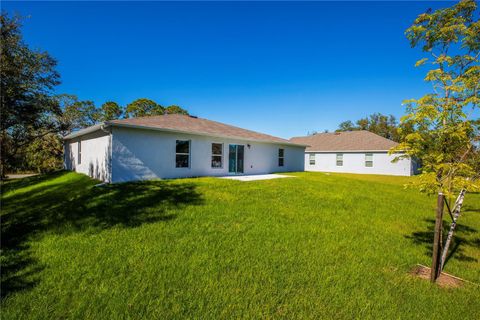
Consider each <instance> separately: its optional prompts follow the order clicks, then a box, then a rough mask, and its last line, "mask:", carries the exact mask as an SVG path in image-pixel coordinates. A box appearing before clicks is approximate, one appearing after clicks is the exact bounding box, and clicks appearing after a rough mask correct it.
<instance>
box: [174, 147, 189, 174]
mask: <svg viewBox="0 0 480 320" xmlns="http://www.w3.org/2000/svg"><path fill="white" fill-rule="evenodd" d="M175 166H176V167H177V168H188V167H189V166H190V140H177V145H176V150H175Z"/></svg>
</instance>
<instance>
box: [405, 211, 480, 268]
mask: <svg viewBox="0 0 480 320" xmlns="http://www.w3.org/2000/svg"><path fill="white" fill-rule="evenodd" d="M460 219H461V218H460ZM424 221H426V222H427V229H426V231H417V232H413V233H412V234H411V235H406V236H405V237H406V238H407V239H411V240H412V241H413V243H415V244H418V245H423V246H424V247H425V254H426V255H427V256H429V257H431V256H432V252H433V236H434V229H435V220H434V219H425V220H424ZM449 230H450V221H445V220H444V221H443V243H445V240H446V237H447V234H448V231H449ZM477 232H478V231H477V229H475V228H471V227H469V226H465V225H462V224H460V223H458V221H457V227H456V228H455V232H454V234H453V238H452V242H451V244H450V248H449V251H448V254H447V259H446V260H445V264H447V263H448V261H449V260H450V259H455V260H459V261H465V262H476V261H477V259H476V258H473V257H470V256H468V255H466V254H465V248H466V247H476V248H478V247H480V238H474V239H471V236H473V235H475V233H477Z"/></svg>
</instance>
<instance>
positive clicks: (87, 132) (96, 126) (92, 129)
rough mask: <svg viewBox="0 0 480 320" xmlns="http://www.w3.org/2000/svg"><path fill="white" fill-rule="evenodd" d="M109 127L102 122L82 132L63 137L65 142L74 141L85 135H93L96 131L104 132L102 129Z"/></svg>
mask: <svg viewBox="0 0 480 320" xmlns="http://www.w3.org/2000/svg"><path fill="white" fill-rule="evenodd" d="M107 126H108V125H107V124H106V122H102V123H99V124H96V125H93V126H90V127H88V128H85V129H81V130H78V131H75V132H72V133H70V134H67V135H66V136H64V137H63V140H70V139H74V138H77V137H80V136H83V135H86V134H89V133H92V132H95V131H98V130H102V128H103V129H105V128H106V127H107Z"/></svg>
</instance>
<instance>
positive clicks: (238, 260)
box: [1, 172, 480, 319]
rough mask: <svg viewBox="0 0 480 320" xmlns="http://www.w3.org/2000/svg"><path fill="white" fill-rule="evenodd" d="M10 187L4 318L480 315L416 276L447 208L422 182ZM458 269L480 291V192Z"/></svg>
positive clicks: (475, 297) (46, 182) (452, 264)
mask: <svg viewBox="0 0 480 320" xmlns="http://www.w3.org/2000/svg"><path fill="white" fill-rule="evenodd" d="M292 175H294V176H296V178H289V179H276V180H267V181H254V182H239V181H230V180H222V179H215V178H199V179H182V180H172V181H153V182H143V183H128V184H118V185H113V186H106V187H94V185H95V184H96V183H98V182H96V181H93V180H91V179H89V178H87V177H86V176H83V175H79V174H75V173H66V172H60V173H56V174H53V175H44V176H38V177H31V178H26V179H22V180H14V181H7V182H6V183H4V184H3V186H2V257H1V263H2V296H3V298H2V319H18V318H23V319H24V318H37V319H64V318H75V319H114V318H132V319H141V318H143V319H155V318H158V319H184V318H198V319H232V318H247V319H258V318H275V319H277V318H284V319H299V318H305V319H313V318H336V319H352V318H362V319H365V318H374V319H480V287H477V286H475V285H466V286H465V287H463V288H457V289H442V288H439V287H437V286H432V285H431V284H430V283H429V282H427V281H424V280H420V279H417V278H413V277H412V276H410V275H409V274H408V271H409V270H410V269H411V268H412V267H413V266H414V265H415V264H417V263H421V264H425V265H429V264H430V252H431V247H430V243H431V237H432V229H433V217H434V205H435V199H433V198H427V197H426V196H424V195H421V194H419V193H418V192H416V191H415V190H409V189H407V190H406V189H404V188H403V187H402V185H403V184H404V183H406V182H407V181H409V178H401V177H382V176H358V175H334V174H331V175H326V174H322V173H296V174H292ZM464 208H465V211H464V214H463V215H462V217H461V218H460V225H459V227H458V233H456V241H455V243H454V252H453V255H452V256H451V258H450V259H449V260H448V263H447V265H446V271H447V272H449V273H452V274H454V275H457V276H459V277H462V278H465V279H467V280H470V281H473V282H480V233H479V230H480V194H471V193H470V194H467V197H466V199H465V205H464Z"/></svg>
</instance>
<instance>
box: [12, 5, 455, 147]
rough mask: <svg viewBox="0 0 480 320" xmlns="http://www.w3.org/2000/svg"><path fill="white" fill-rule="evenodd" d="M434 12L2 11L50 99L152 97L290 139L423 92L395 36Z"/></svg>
mask: <svg viewBox="0 0 480 320" xmlns="http://www.w3.org/2000/svg"><path fill="white" fill-rule="evenodd" d="M449 5H451V3H445V2H444V3H438V2H437V3H431V2H302V3H291V2H276V3H274V2H262V3H259V2H243V3H240V2H208V3H200V2H189V3H185V2H169V3H164V2H141V3H138V2H3V9H6V10H7V11H10V12H18V13H20V14H22V15H28V16H30V18H29V19H27V20H26V21H25V23H24V29H23V30H24V37H25V41H26V42H27V43H28V44H29V45H30V46H31V47H33V48H41V49H43V50H47V51H48V52H49V53H50V54H51V55H52V56H54V57H55V58H56V59H57V60H58V62H59V64H58V71H59V72H60V74H61V76H62V84H61V85H60V86H59V87H58V89H57V92H58V93H70V94H75V95H77V96H78V97H79V98H80V99H84V100H93V101H94V102H95V103H96V104H97V105H100V104H102V103H103V102H105V101H108V100H113V101H116V102H118V103H120V104H122V105H126V104H127V103H129V102H131V101H133V100H134V99H136V98H142V97H146V98H150V99H153V100H155V101H157V102H158V103H160V104H162V105H165V106H167V105H170V104H177V105H180V106H182V107H184V108H186V109H188V110H189V111H190V113H192V114H194V115H197V116H200V117H204V118H208V119H212V120H217V121H221V122H225V123H229V124H233V125H237V126H240V127H244V128H248V129H252V130H257V131H261V132H265V133H269V134H272V135H276V136H281V137H285V138H289V137H291V136H296V135H304V134H306V133H307V132H308V131H313V130H318V131H320V130H324V129H329V130H334V129H335V128H336V127H337V125H338V124H339V123H340V122H341V121H343V120H349V119H350V120H356V119H358V118H360V117H364V116H366V115H368V114H371V113H374V112H382V113H385V114H394V115H395V116H397V117H399V116H401V115H402V114H403V113H404V108H403V107H402V105H401V103H402V101H403V100H405V99H408V98H415V97H420V96H422V95H423V94H424V93H426V92H428V91H429V90H430V87H429V86H428V84H426V83H424V81H423V77H424V74H425V72H426V70H425V69H423V70H422V69H418V68H414V64H415V61H416V60H418V59H420V58H421V57H423V56H424V54H423V53H422V52H421V51H420V49H411V48H410V46H409V43H408V41H407V40H406V38H405V35H404V31H405V29H406V28H408V27H409V26H410V24H411V22H412V21H413V20H414V19H415V17H416V16H417V15H418V14H420V13H422V12H424V11H425V10H426V9H427V8H429V7H433V8H438V7H445V6H449Z"/></svg>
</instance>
